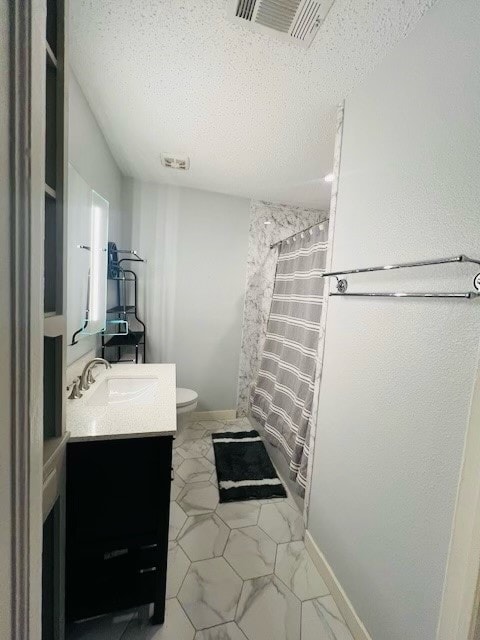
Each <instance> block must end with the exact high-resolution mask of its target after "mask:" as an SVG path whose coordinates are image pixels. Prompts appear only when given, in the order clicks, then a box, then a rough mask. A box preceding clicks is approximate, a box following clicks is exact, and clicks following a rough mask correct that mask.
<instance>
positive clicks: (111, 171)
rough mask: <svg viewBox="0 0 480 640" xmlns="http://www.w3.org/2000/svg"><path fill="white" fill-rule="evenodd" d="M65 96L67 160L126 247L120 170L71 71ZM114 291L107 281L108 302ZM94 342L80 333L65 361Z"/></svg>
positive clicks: (117, 239) (127, 236) (111, 235)
mask: <svg viewBox="0 0 480 640" xmlns="http://www.w3.org/2000/svg"><path fill="white" fill-rule="evenodd" d="M68 97H69V103H68V161H69V163H70V164H72V166H73V167H74V168H75V170H76V171H77V173H78V174H79V175H80V176H81V177H82V178H83V179H84V180H85V182H86V183H87V184H88V185H89V186H90V187H91V188H92V189H94V190H95V191H97V193H99V194H100V195H101V196H102V198H105V199H106V200H108V203H109V214H108V237H109V240H113V241H115V242H116V243H117V246H118V247H119V248H120V247H121V245H123V247H124V248H130V247H129V246H128V247H126V245H130V242H131V241H130V227H131V222H130V219H129V217H128V211H127V209H126V207H125V206H124V205H123V203H122V174H121V172H120V169H119V168H118V166H117V164H116V162H115V160H114V158H113V156H112V154H111V151H110V149H109V146H108V144H107V142H106V140H105V138H104V135H103V132H102V130H101V129H100V127H99V125H98V123H97V121H96V119H95V116H94V115H93V113H92V111H91V109H90V106H89V104H88V102H87V100H86V98H85V96H84V94H83V91H82V88H81V87H80V85H79V84H78V82H77V80H76V78H75V76H74V74H73V73H70V78H69V96H68ZM70 266H71V265H70ZM114 294H115V287H114V285H113V283H111V282H109V295H110V302H111V303H112V304H116V303H115V302H114V299H115V295H114ZM76 295H78V291H75V290H74V288H72V287H68V296H76ZM112 296H113V298H112ZM67 304H68V300H67ZM68 337H69V338H70V337H71V336H68ZM98 342H99V340H98V339H97V337H95V336H82V337H81V338H80V339H79V341H78V344H76V345H74V346H73V347H72V346H68V348H67V362H68V364H71V363H72V362H74V361H75V360H77V359H78V358H80V357H82V356H83V355H85V354H86V353H88V352H89V351H90V350H91V349H94V348H95V346H96V345H97V343H98Z"/></svg>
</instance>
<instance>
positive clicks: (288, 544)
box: [67, 418, 353, 640]
mask: <svg viewBox="0 0 480 640" xmlns="http://www.w3.org/2000/svg"><path fill="white" fill-rule="evenodd" d="M247 429H251V426H250V423H249V422H248V420H247V419H246V418H240V419H238V420H232V421H228V422H219V421H215V420H209V421H202V422H196V423H192V424H188V425H187V426H186V427H185V428H184V429H183V430H182V432H181V433H179V435H178V437H177V438H176V440H175V442H174V460H173V467H174V471H175V479H174V482H173V483H172V492H171V509H170V532H169V534H170V535H169V538H170V542H169V554H168V574H167V605H166V619H165V624H164V625H163V626H162V627H158V626H157V627H155V626H152V625H151V624H150V623H149V622H148V620H147V616H139V614H138V612H137V611H127V612H119V613H117V614H112V615H107V616H102V617H100V618H97V619H94V620H89V621H86V622H81V623H77V624H74V625H72V627H71V628H70V629H69V630H68V632H67V640H353V638H352V635H351V634H350V632H349V630H348V628H347V626H346V624H345V622H344V621H343V619H342V617H341V615H340V612H339V611H338V609H337V607H336V605H335V602H334V600H333V598H332V596H331V595H330V594H329V593H328V589H327V587H326V585H325V583H324V582H323V580H322V578H321V577H320V575H319V574H318V572H317V570H316V568H315V566H314V565H313V563H312V561H311V559H310V557H309V556H308V554H307V552H306V550H305V545H304V543H303V537H304V526H303V517H302V514H301V513H300V511H299V509H298V507H297V505H296V504H295V501H294V500H293V498H292V497H291V496H290V495H289V496H288V497H287V498H285V499H278V498H277V499H274V500H256V501H249V502H239V503H230V504H219V503H218V489H217V479H216V473H215V465H214V457H213V447H212V440H211V434H212V433H214V432H218V431H243V430H247Z"/></svg>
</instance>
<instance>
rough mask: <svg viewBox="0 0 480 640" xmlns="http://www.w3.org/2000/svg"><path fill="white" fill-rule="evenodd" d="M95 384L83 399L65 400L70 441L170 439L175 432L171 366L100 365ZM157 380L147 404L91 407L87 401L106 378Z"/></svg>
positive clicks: (175, 407) (175, 409)
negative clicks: (164, 437)
mask: <svg viewBox="0 0 480 640" xmlns="http://www.w3.org/2000/svg"><path fill="white" fill-rule="evenodd" d="M93 375H94V376H95V380H96V382H95V383H94V384H92V385H91V386H90V389H88V390H87V391H82V393H83V397H82V398H78V399H75V400H68V399H67V401H66V402H67V425H66V427H67V431H69V432H70V442H75V441H77V442H79V441H85V440H96V439H99V440H112V439H116V438H132V437H133V438H145V437H152V436H171V435H175V433H176V430H177V403H176V392H175V390H176V379H175V365H174V364H117V365H113V367H112V368H111V369H105V368H104V366H103V365H100V366H97V367H95V368H94V370H93ZM145 377H155V378H158V386H156V387H155V392H154V398H153V401H152V402H151V403H150V404H145V405H138V404H137V405H134V404H132V405H128V404H118V405H116V404H110V405H101V406H98V405H97V406H94V405H91V404H89V399H90V398H91V396H92V395H93V394H94V393H95V392H96V390H97V389H98V388H99V386H100V384H101V382H102V381H104V380H107V379H108V378H145Z"/></svg>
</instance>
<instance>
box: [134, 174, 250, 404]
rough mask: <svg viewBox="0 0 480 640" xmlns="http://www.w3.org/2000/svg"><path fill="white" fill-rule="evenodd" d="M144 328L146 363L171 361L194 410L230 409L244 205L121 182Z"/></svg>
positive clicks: (209, 194)
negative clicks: (194, 397)
mask: <svg viewBox="0 0 480 640" xmlns="http://www.w3.org/2000/svg"><path fill="white" fill-rule="evenodd" d="M125 201H126V202H127V201H129V202H130V204H131V207H132V210H133V217H132V242H133V244H134V245H135V248H136V249H138V250H139V251H140V252H141V254H142V256H144V257H146V258H147V260H148V262H147V264H146V265H143V266H139V267H138V268H137V270H136V271H137V274H138V275H139V280H140V289H141V290H140V307H141V310H142V313H143V314H144V318H145V321H146V324H147V332H148V333H147V358H148V361H150V362H174V363H175V364H176V365H177V384H178V386H183V387H188V388H191V389H195V390H196V391H197V392H198V394H199V405H198V410H217V409H234V408H235V405H236V390H237V376H238V363H239V355H240V340H241V330H242V329H241V328H242V312H243V303H244V295H245V277H246V261H247V245H248V225H249V205H250V203H249V201H248V200H246V199H244V198H237V197H233V196H227V195H222V194H219V193H212V192H208V191H200V190H197V189H184V188H181V187H175V186H166V185H153V184H145V183H141V182H137V181H134V180H128V181H126V190H125Z"/></svg>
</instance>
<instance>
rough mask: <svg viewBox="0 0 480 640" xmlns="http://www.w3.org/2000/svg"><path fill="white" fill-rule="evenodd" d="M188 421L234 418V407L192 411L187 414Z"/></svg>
mask: <svg viewBox="0 0 480 640" xmlns="http://www.w3.org/2000/svg"><path fill="white" fill-rule="evenodd" d="M187 416H188V421H189V422H196V421H197V420H235V418H236V417H237V411H236V409H223V410H221V411H192V412H191V413H188V414H187Z"/></svg>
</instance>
